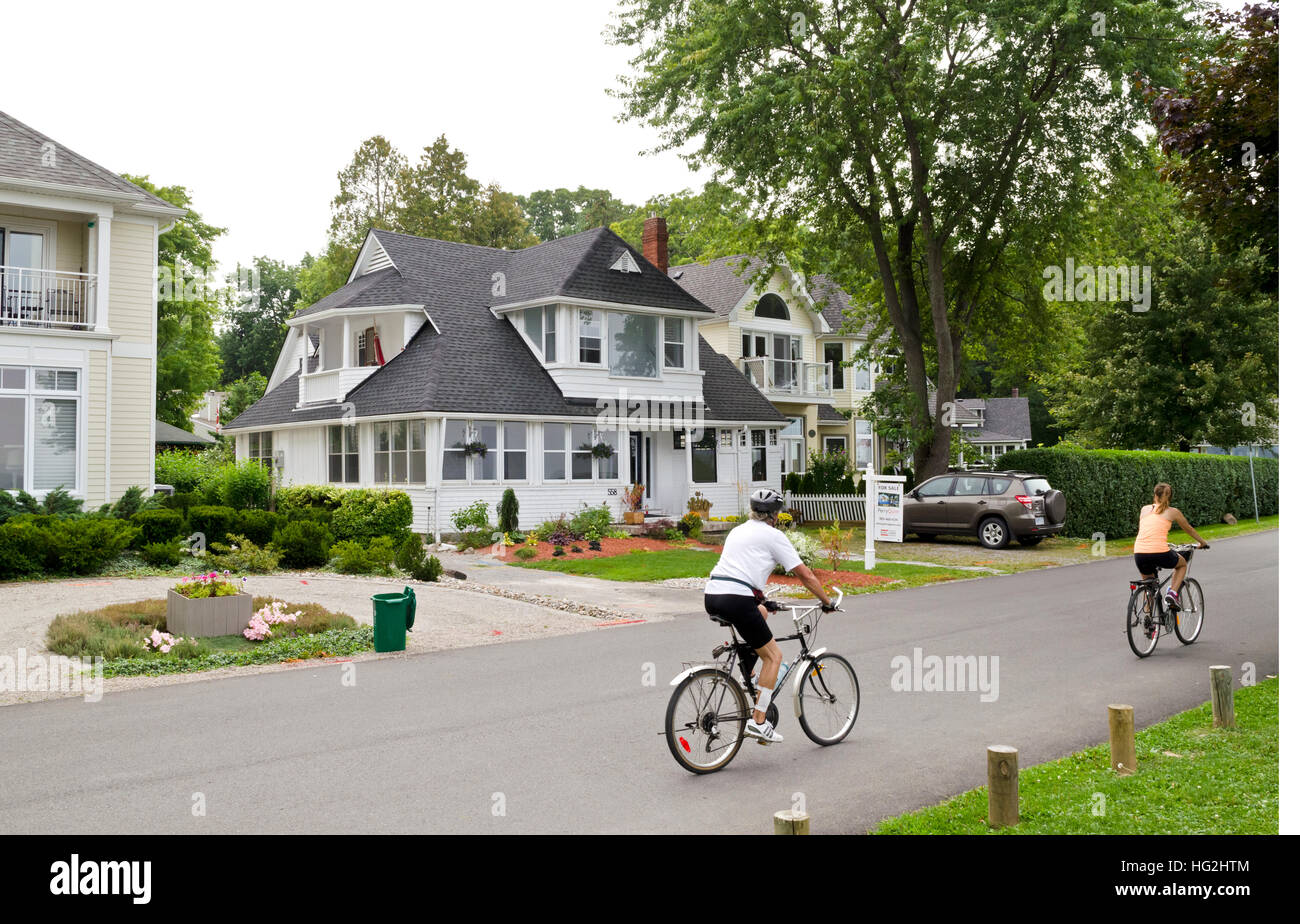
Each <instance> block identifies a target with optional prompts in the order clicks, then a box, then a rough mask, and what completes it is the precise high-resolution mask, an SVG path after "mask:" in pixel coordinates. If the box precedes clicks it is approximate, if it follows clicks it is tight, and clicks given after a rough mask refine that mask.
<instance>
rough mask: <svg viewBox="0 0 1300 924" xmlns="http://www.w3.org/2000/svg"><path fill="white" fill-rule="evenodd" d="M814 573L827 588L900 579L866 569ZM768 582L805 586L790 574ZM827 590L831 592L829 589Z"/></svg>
mask: <svg viewBox="0 0 1300 924" xmlns="http://www.w3.org/2000/svg"><path fill="white" fill-rule="evenodd" d="M813 574H815V575H817V580H819V581H821V582H822V586H823V587H826V588H830V587H832V586H835V587H843V586H844V585H846V584H847V585H849V586H851V587H874V586H875V585H877V584H890V583H893V582H894V581H897V580H898V578H887V577H881V576H880V575H878V574H867V573H866V572H865V571H830V570H828V569H826V568H814V569H813ZM767 582H768V583H769V584H788V585H794V586H797V587H802V586H803V582H802V581H800V580H799V579H798V578H797V577H791V576H790V575H788V574H774V575H772V576H771V577H770V578H768V579H767ZM827 592H828V593H829V590H828V591H827Z"/></svg>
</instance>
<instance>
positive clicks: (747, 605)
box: [704, 488, 835, 744]
mask: <svg viewBox="0 0 1300 924" xmlns="http://www.w3.org/2000/svg"><path fill="white" fill-rule="evenodd" d="M784 506H785V498H784V497H782V496H781V495H780V494H779V493H778V492H776V491H773V490H771V489H770V488H760V489H759V490H757V491H755V492H754V493H753V494H752V495H751V496H750V498H749V508H750V514H749V520H748V521H746V522H744V523H742V524H740V525H739V526H737V527H736V528H735V529H733V530H732V531H731V532H730V533H728V534H727V541H726V542H725V543H724V544H723V546H722V557H721V558H720V559H718V563H717V565H715V566H714V568H713V573H712V574H710V575H709V582H708V583H707V584H706V585H705V587H704V609H705V612H707V613H708V614H709V615H710V616H717V617H718V618H719V619H724V620H726V621H727V622H729V623H731V624H732V625H733V626H735V628H736V631H737V632H738V633H739V634H740V637H741V638H743V639H744V640H745V643H746V644H747V645H749V646H750V647H751V648H752V649H753V650H754V651H755V652H756V653H757V654H758V657H759V658H761V659H762V669H761V670H760V671H759V675H758V682H757V684H756V686H757V687H758V699H757V700H756V701H755V703H754V714H753V715H752V716H751V717H750V719H749V720H748V721H747V722H746V723H745V735H746V737H749V738H756V739H758V743H759V744H773V743H775V742H779V741H781V740H783V739H782V737H781V736H780V735H778V734H777V733H776V729H774V728H773V727H772V723H771V722H769V721H767V707H768V706H770V705H771V703H772V690H773V689H774V688H775V687H776V682H777V674H778V672H779V671H780V667H781V648H780V646H779V645H777V643H776V642H775V641H773V640H772V630H771V629H769V628H768V626H767V617H768V615H769V613H768V610H767V608H766V607H764V606H763V605H762V601H763V588H764V587H766V586H767V579H768V578H769V577H770V576H771V574H772V571H773V570H775V568H776V566H777V565H780V566H781V567H782V568H784V569H785V571H786V573H787V574H791V575H794V576H795V577H797V578H798V579H799V580H800V581H802V582H803V585H804V586H805V587H807V588H808V590H810V591H811V592H812V593H813V595H814V596H815V597H817V598H818V599H819V600H821V603H822V610H824V611H825V612H828V613H829V612H832V611H833V610H834V609H835V606H834V604H832V603H831V598H830V597H828V596H827V595H826V591H825V590H823V589H822V584H821V581H819V580H817V575H815V574H813V573H812V569H811V568H809V567H808V566H807V565H805V564H804V563H803V559H801V558H800V557H799V553H798V552H796V551H795V549H794V546H793V545H791V544H790V540H789V539H788V538H787V537H786V535H785V533H783V532H782V531H781V530H779V529H777V527H776V517H777V514H779V513H780V512H781V508H782V507H784ZM751 666H752V661H751V662H750V663H749V664H743V667H744V669H745V670H746V671H748V670H749V668H750V667H751Z"/></svg>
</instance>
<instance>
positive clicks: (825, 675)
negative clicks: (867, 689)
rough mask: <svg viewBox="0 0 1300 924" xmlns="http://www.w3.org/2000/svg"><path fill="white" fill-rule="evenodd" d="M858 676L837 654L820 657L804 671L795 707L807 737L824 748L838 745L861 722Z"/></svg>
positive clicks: (796, 694) (796, 695) (796, 693)
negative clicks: (859, 716)
mask: <svg viewBox="0 0 1300 924" xmlns="http://www.w3.org/2000/svg"><path fill="white" fill-rule="evenodd" d="M859 700H860V697H859V694H858V675H857V674H855V673H854V672H853V665H852V664H850V663H849V662H848V661H847V660H845V659H844V658H842V657H840V656H839V655H837V654H830V653H827V654H824V655H820V656H818V657H817V659H816V660H814V661H813V662H812V664H811V665H809V667H808V669H807V670H806V671H804V673H803V677H802V678H800V680H799V689H798V690H796V691H795V698H794V707H795V712H796V713H798V715H799V724H800V725H802V726H803V731H804V734H805V735H807V736H808V737H809V738H811V739H812V740H813V741H815V742H817V743H818V744H820V745H832V744H838V743H839V742H841V741H843V740H844V739H845V738H847V737H848V734H849V732H850V731H851V730H852V729H853V723H854V722H856V721H857V720H858V703H859Z"/></svg>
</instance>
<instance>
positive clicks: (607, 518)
mask: <svg viewBox="0 0 1300 924" xmlns="http://www.w3.org/2000/svg"><path fill="white" fill-rule="evenodd" d="M613 522H614V515H613V514H612V513H610V512H609V506H608V505H607V504H601V505H600V506H599V507H588V506H587V505H586V504H583V506H582V509H581V510H579V511H578V512H577V513H576V514H574V516H573V520H572V521H571V524H572V527H573V533H574V535H575V536H576V537H578V538H580V539H587V540H590V539H591V538H592V536H593V535H594V536H595V537H596V538H598V539H599V538H602V537H604V536H607V535H609V531H610V527H611V526H612V524H613Z"/></svg>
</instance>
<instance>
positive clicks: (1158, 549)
mask: <svg viewBox="0 0 1300 924" xmlns="http://www.w3.org/2000/svg"><path fill="white" fill-rule="evenodd" d="M1173 493H1174V489H1173V488H1171V487H1170V486H1169V485H1167V484H1165V482H1163V481H1162V482H1160V483H1159V484H1158V485H1156V487H1155V494H1154V496H1153V497H1152V503H1150V504H1147V505H1146V506H1145V507H1143V508H1142V512H1141V513H1140V514H1139V515H1138V534H1137V540H1136V541H1135V542H1134V543H1133V561H1134V563H1135V564H1136V565H1137V569H1138V573H1139V574H1141V575H1142V576H1143V577H1144V578H1149V577H1154V576H1155V573H1156V569H1157V568H1173V569H1174V576H1173V580H1171V581H1170V582H1169V590H1168V591H1167V592H1166V593H1165V600H1166V602H1168V604H1169V606H1170V607H1171V608H1173V609H1175V610H1176V609H1178V589H1179V588H1180V587H1182V586H1183V578H1184V577H1185V576H1186V575H1187V559H1185V558H1183V556H1181V555H1179V554H1178V553H1177V552H1175V551H1174V550H1173V549H1171V548H1170V547H1169V528H1170V527H1171V526H1173V525H1174V524H1175V523H1177V524H1178V527H1179V528H1180V529H1182V530H1183V532H1185V533H1187V535H1189V536H1191V537H1192V538H1193V539H1195V540H1196V541H1197V543H1198V545H1199V547H1200V548H1202V549H1208V548H1209V547H1210V544H1209V543H1208V542H1206V541H1205V540H1204V539H1202V538H1201V536H1200V534H1199V533H1198V532H1197V531H1196V530H1194V529H1192V525H1191V524H1190V523H1188V522H1187V518H1186V517H1185V516H1183V513H1182V511H1181V510H1179V509H1178V508H1177V507H1170V506H1169V500H1170V498H1171V497H1173Z"/></svg>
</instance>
